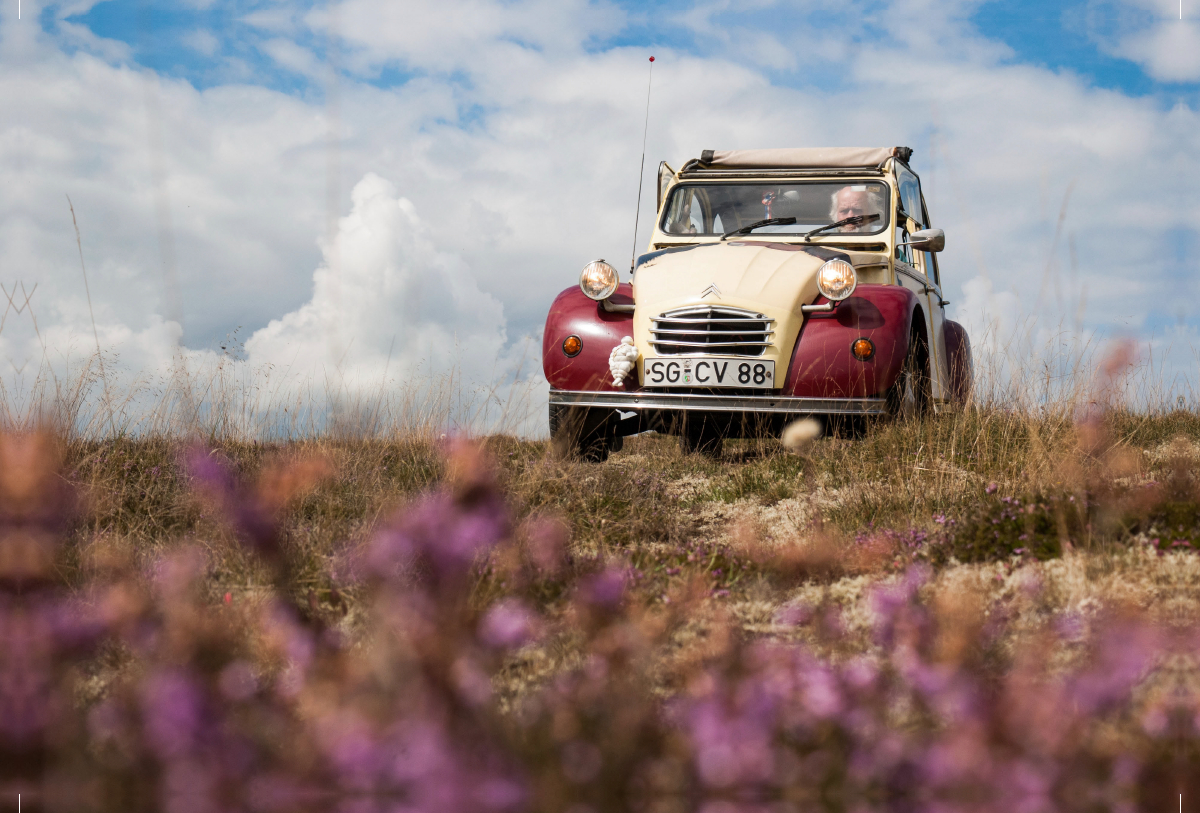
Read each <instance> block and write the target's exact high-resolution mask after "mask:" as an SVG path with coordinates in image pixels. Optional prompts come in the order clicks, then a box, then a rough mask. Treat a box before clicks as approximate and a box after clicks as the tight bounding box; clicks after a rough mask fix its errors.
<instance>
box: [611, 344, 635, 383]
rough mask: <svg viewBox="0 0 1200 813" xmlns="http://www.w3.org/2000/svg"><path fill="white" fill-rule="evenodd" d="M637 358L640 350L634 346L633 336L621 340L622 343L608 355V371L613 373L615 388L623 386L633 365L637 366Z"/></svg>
mask: <svg viewBox="0 0 1200 813" xmlns="http://www.w3.org/2000/svg"><path fill="white" fill-rule="evenodd" d="M637 357H638V350H637V348H636V347H634V346H633V337H632V336H626V337H625V338H623V339H621V343H620V344H618V345H617V346H616V347H614V348H613V349H612V352H611V353H609V354H608V369H609V370H610V371H612V377H613V386H614V387H619V386H621V382H622V381H624V380H625V376H627V375H629V373H630V371H631V370H633V365H635V364H637Z"/></svg>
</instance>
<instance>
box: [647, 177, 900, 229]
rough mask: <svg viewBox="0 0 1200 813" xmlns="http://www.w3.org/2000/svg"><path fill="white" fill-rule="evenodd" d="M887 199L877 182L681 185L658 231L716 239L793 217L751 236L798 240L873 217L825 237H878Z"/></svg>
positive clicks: (884, 220)
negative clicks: (823, 229) (852, 220)
mask: <svg viewBox="0 0 1200 813" xmlns="http://www.w3.org/2000/svg"><path fill="white" fill-rule="evenodd" d="M888 199H889V191H888V187H887V184H885V183H883V182H882V181H878V180H876V181H839V182H834V183H830V182H822V183H787V184H780V183H695V184H680V185H679V186H676V187H675V188H674V189H673V190H671V197H670V198H669V199H668V200H667V205H666V208H665V209H664V210H663V220H662V224H661V228H662V230H663V231H664V232H665V233H667V234H681V235H683V234H685V235H696V236H718V237H719V236H720V235H722V234H727V233H729V232H732V231H734V230H735V229H740V228H744V227H745V226H749V225H750V224H752V223H756V222H758V221H760V220H765V219H768V218H780V217H794V218H796V222H795V223H793V224H788V225H773V226H763V227H761V228H758V229H755V230H754V234H796V235H801V234H805V233H806V232H810V231H812V230H813V229H816V228H819V227H821V226H828V225H829V224H830V223H834V222H837V221H839V220H844V219H846V218H849V217H854V216H856V215H872V214H878V215H879V218H878V219H877V220H873V221H871V222H868V223H862V224H861V225H857V226H856V225H846V226H841V227H839V228H837V229H834V230H832V231H829V232H826V233H825V234H826V236H829V237H835V236H837V235H840V234H879V233H880V232H882V231H883V230H884V229H886V228H887V227H888V208H889V207H888Z"/></svg>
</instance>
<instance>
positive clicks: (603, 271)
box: [579, 260, 619, 301]
mask: <svg viewBox="0 0 1200 813" xmlns="http://www.w3.org/2000/svg"><path fill="white" fill-rule="evenodd" d="M618 282H619V280H618V279H617V269H615V268H613V267H612V266H611V265H609V264H608V263H606V262H604V260H595V261H593V262H590V263H588V264H587V265H585V266H584V267H583V273H582V274H580V275H579V288H580V290H582V291H583V294H584V296H586V297H588V298H589V299H595V300H597V301H599V300H601V299H608V298H609V297H610V296H612V295H613V291H615V290H617V283H618Z"/></svg>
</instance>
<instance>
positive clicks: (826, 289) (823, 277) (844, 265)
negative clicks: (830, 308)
mask: <svg viewBox="0 0 1200 813" xmlns="http://www.w3.org/2000/svg"><path fill="white" fill-rule="evenodd" d="M857 285H858V275H857V274H855V273H854V266H853V265H851V264H850V263H848V262H846V261H845V260H830V261H828V262H827V263H825V264H824V265H822V266H821V268H820V270H819V271H817V288H819V289H820V290H821V293H822V294H823V295H824V296H825V298H826V299H829V300H832V301H834V302H841V301H842V300H843V299H845V298H846V297H848V296H850V294H852V293H854V288H855V287H856V286H857Z"/></svg>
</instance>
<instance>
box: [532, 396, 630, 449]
mask: <svg viewBox="0 0 1200 813" xmlns="http://www.w3.org/2000/svg"><path fill="white" fill-rule="evenodd" d="M608 412H610V410H604V411H603V412H602V413H597V412H595V411H594V410H589V409H587V408H586V407H570V406H564V405H562V404H550V443H551V446H552V447H553V448H554V449H555V451H556V452H558V454H560V455H562V456H565V457H576V458H580V459H583V460H586V461H587V462H589V463H603V462H604V461H605V460H608V456H609V455H610V454H612V453H613V452H619V451H621V448H622V447H623V446H624V445H625V438H623V437H622V436H620V435H618V434H616V427H615V426H613V422H612V421H611V420H610V419H609V417H608V415H607V414H605V413H608Z"/></svg>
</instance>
